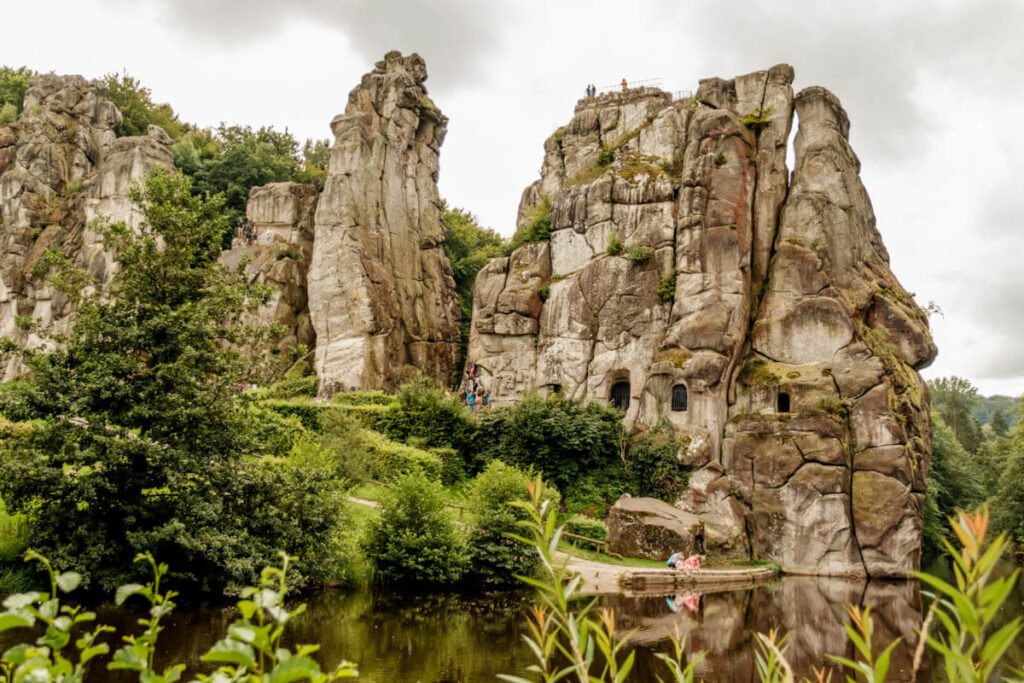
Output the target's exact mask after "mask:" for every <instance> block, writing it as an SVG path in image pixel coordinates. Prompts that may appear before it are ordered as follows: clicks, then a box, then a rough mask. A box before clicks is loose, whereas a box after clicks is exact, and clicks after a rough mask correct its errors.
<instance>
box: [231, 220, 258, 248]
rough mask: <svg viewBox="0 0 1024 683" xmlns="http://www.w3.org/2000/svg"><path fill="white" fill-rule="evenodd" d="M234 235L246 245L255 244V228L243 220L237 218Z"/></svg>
mask: <svg viewBox="0 0 1024 683" xmlns="http://www.w3.org/2000/svg"><path fill="white" fill-rule="evenodd" d="M235 235H236V236H237V237H239V238H241V239H244V240H245V243H246V244H255V243H256V237H257V234H256V226H255V225H253V224H252V223H250V222H249V221H247V220H246V219H244V218H239V219H238V223H237V224H236V225H235Z"/></svg>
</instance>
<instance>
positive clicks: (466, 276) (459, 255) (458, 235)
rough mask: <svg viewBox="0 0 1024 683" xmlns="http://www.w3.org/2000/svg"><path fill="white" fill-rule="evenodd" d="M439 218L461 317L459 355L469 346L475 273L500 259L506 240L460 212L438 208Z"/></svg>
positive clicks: (463, 212)
mask: <svg viewBox="0 0 1024 683" xmlns="http://www.w3.org/2000/svg"><path fill="white" fill-rule="evenodd" d="M441 210H442V214H441V219H442V221H443V222H444V226H445V234H446V238H445V243H444V253H445V256H447V257H448V261H449V262H450V263H451V264H452V272H453V273H454V275H455V291H456V292H457V293H458V295H459V312H460V313H461V315H462V340H461V347H462V352H463V356H465V352H466V348H467V347H468V345H469V326H470V322H471V321H472V317H473V286H474V284H476V274H477V273H478V272H480V269H481V268H483V267H484V266H486V265H487V263H488V262H489V261H490V260H491V259H492V258H495V257H498V256H501V255H502V254H503V253H504V251H505V248H506V246H507V245H506V240H505V238H503V237H502V236H501V235H499V234H498V233H496V232H494V231H493V230H489V229H487V228H482V227H480V223H479V221H478V220H477V218H476V216H474V215H473V214H471V213H470V212H468V211H464V210H463V209H457V208H454V207H449V206H448V204H447V202H445V203H443V204H442V206H441Z"/></svg>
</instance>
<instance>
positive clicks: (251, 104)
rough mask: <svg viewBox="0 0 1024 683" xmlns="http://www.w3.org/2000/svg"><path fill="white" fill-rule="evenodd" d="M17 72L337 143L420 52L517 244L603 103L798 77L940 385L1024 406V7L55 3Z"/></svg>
mask: <svg viewBox="0 0 1024 683" xmlns="http://www.w3.org/2000/svg"><path fill="white" fill-rule="evenodd" d="M8 5H9V6H5V8H4V12H3V15H4V26H5V28H6V29H7V30H5V31H4V37H3V39H2V40H0V64H7V65H14V66H19V65H22V64H24V65H27V66H30V67H32V68H34V69H36V70H39V71H50V70H53V71H56V72H58V73H80V74H83V75H85V76H87V77H99V76H102V75H103V74H105V73H109V72H113V71H122V70H127V71H128V73H130V74H131V75H133V76H135V77H136V78H139V79H140V80H141V81H142V82H143V83H144V84H145V85H146V86H148V87H149V88H150V89H151V90H152V91H153V95H154V98H155V99H156V100H157V101H166V102H169V103H171V104H172V105H173V106H174V108H175V110H176V111H177V112H178V113H179V114H180V116H181V118H182V119H183V120H186V121H191V122H195V123H198V124H201V125H216V124H217V123H219V122H221V121H224V122H228V123H242V124H249V125H253V126H260V125H273V126H275V127H277V128H278V129H283V128H285V127H287V128H288V130H290V131H291V132H292V133H294V134H295V135H296V136H297V137H299V138H300V139H302V138H306V137H315V138H327V137H329V136H330V130H329V127H328V123H329V122H330V120H331V118H332V117H333V116H334V115H335V114H337V113H340V112H341V111H342V110H343V109H344V105H345V102H346V98H347V95H348V92H349V90H351V89H352V88H353V87H354V86H355V85H356V84H357V82H358V81H359V78H360V77H361V75H362V74H363V73H365V72H367V71H368V70H370V69H371V68H372V67H373V63H374V61H376V60H378V59H380V58H381V57H382V56H383V54H384V53H385V52H387V51H388V50H390V49H398V50H401V51H402V52H404V53H409V52H413V51H415V52H419V53H420V54H421V55H423V57H424V58H425V59H426V61H427V68H428V70H429V72H430V78H429V80H428V83H427V85H428V88H429V89H430V93H431V96H432V98H433V99H434V101H435V102H436V103H437V104H438V105H439V106H440V107H441V109H442V110H443V111H444V112H445V114H446V115H447V116H448V117H449V119H450V123H449V128H448V137H447V139H446V140H445V144H444V147H443V148H442V151H441V180H440V186H441V194H442V196H444V197H446V198H447V199H448V200H449V202H451V203H452V204H454V205H456V206H461V207H464V208H466V209H469V210H470V211H472V212H473V213H475V214H476V215H477V216H478V217H479V218H480V219H481V221H482V222H483V223H484V224H485V225H488V226H490V227H493V228H494V229H496V230H498V231H499V232H501V233H503V234H505V235H509V234H511V232H512V229H513V224H514V221H515V213H516V207H517V204H518V201H519V195H520V193H521V192H522V189H523V188H524V187H525V186H526V185H528V184H529V183H530V182H532V181H533V180H534V179H536V178H537V177H538V174H539V169H540V164H541V160H542V156H543V150H542V143H543V140H544V138H545V137H547V136H548V135H549V134H550V133H551V132H552V131H553V130H554V129H555V128H557V127H558V126H559V125H562V124H564V123H565V122H567V121H568V120H569V119H570V118H571V116H572V111H573V106H574V104H575V102H576V99H577V98H578V97H580V96H581V94H582V91H583V88H584V86H585V85H586V84H587V83H596V84H597V85H598V86H603V85H610V84H614V83H617V82H618V81H619V80H621V79H622V78H624V77H625V78H627V79H629V80H631V81H637V80H642V79H650V78H660V79H662V83H663V87H664V88H665V89H666V90H672V91H676V90H692V89H695V88H696V85H697V80H698V79H699V78H705V77H710V76H721V77H726V78H730V77H732V76H735V75H737V74H742V73H747V72H750V71H755V70H758V69H763V68H767V67H769V66H771V65H773V64H776V63H779V62H787V63H789V64H792V65H793V66H794V67H795V69H796V84H795V87H796V89H797V90H799V89H800V88H804V87H807V86H810V85H823V86H825V87H827V88H829V89H830V90H831V91H832V92H834V93H835V94H836V95H838V96H839V98H840V99H841V100H842V102H843V105H844V106H845V108H846V110H847V111H848V112H849V114H850V119H851V122H852V125H851V133H850V137H851V141H852V144H853V147H854V149H855V150H856V152H857V154H858V155H859V156H860V159H861V162H862V165H863V168H862V175H863V178H864V182H865V185H866V186H867V189H868V192H869V193H870V195H871V199H872V202H873V204H874V208H875V213H876V214H877V217H878V227H879V230H880V231H881V233H882V237H883V238H884V240H885V243H886V245H887V247H888V249H889V252H890V255H891V257H892V268H893V271H894V272H895V273H896V276H897V277H898V278H899V279H900V281H901V282H902V283H903V285H904V286H905V287H906V288H907V289H908V290H910V291H912V292H915V293H916V296H917V299H918V302H920V303H922V304H925V303H927V302H929V301H934V302H935V303H937V304H938V305H939V306H940V307H941V308H942V311H943V313H944V315H943V317H938V316H933V317H932V329H933V333H934V335H935V338H936V342H937V343H938V346H939V357H938V359H937V360H936V361H935V363H934V364H933V365H932V366H931V367H930V368H928V369H927V370H926V371H924V373H923V374H924V375H925V376H926V377H928V378H934V377H940V376H947V375H953V374H956V375H960V376H963V377H967V378H969V379H970V380H971V381H972V382H974V384H975V385H977V386H978V387H979V388H980V389H981V391H982V393H983V394H994V393H1005V394H1013V395H1018V394H1020V393H1022V392H1024V343H1022V342H1024V315H1021V313H1022V312H1024V267H1022V266H1021V265H1020V263H1019V261H1020V259H1021V256H1022V254H1024V230H1022V227H1024V226H1022V220H1024V219H1022V217H1024V189H1022V187H1021V184H1022V181H1024V135H1022V134H1021V132H1020V126H1021V124H1022V122H1024V77H1022V74H1024V38H1022V37H1021V31H1022V29H1024V2H1020V0H930V1H929V2H923V1H917V2H912V1H910V0H860V1H859V2H842V3H838V2H828V1H826V0H771V1H770V2H742V1H736V0H734V1H732V2H720V1H719V0H687V1H686V2H679V1H678V0H638V1H634V2H622V1H620V2H609V1H607V0H596V1H595V0H580V1H579V2H557V1H556V0H549V1H548V2H538V1H535V0H515V1H514V2H510V1H507V0H486V2H484V1H481V0H477V1H476V2H471V1H469V0H443V1H441V2H427V1H426V0H287V1H286V0H49V1H48V2H19V3H8Z"/></svg>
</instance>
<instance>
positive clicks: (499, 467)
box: [469, 460, 558, 585]
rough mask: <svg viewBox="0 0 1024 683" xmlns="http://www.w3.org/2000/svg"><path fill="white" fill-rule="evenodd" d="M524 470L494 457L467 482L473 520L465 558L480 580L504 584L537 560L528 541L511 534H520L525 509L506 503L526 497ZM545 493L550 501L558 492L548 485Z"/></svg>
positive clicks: (526, 571)
mask: <svg viewBox="0 0 1024 683" xmlns="http://www.w3.org/2000/svg"><path fill="white" fill-rule="evenodd" d="M528 481H529V476H528V475H527V473H525V472H523V471H522V470H520V469H519V468H516V467H513V466H511V465H506V464H505V463H503V462H501V461H500V460H494V461H492V462H491V463H490V464H489V465H487V467H486V469H484V471H483V472H481V473H480V474H479V475H477V477H476V479H474V480H473V482H472V483H471V484H470V486H469V509H470V511H471V512H472V513H473V515H474V517H475V522H474V523H473V525H472V528H471V529H470V532H469V558H470V566H471V572H472V574H473V577H474V578H475V579H476V580H477V581H479V582H481V583H484V584H489V585H504V584H512V583H514V582H515V576H516V575H517V574H518V575H529V574H530V573H532V572H533V570H534V569H535V568H536V566H537V563H538V561H539V560H540V558H539V556H538V555H537V553H536V552H535V551H534V550H533V548H532V547H530V545H529V544H527V543H523V542H522V541H519V540H517V539H515V538H513V537H512V535H513V534H515V535H522V533H523V526H522V525H523V523H524V522H526V521H527V520H528V519H529V515H528V514H527V513H526V511H525V510H523V509H522V508H518V507H513V506H512V505H510V503H511V502H513V501H522V502H525V501H528V500H529V499H530V494H529V491H528V490H527V488H526V483H527V482H528ZM545 496H546V498H547V499H548V500H550V501H551V502H552V504H553V505H556V504H557V503H558V492H557V491H555V490H554V489H552V488H550V487H549V488H548V489H547V491H546V493H545Z"/></svg>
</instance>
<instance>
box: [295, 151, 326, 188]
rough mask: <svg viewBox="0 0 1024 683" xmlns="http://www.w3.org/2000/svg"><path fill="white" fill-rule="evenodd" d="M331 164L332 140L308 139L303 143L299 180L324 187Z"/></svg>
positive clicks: (317, 186)
mask: <svg viewBox="0 0 1024 683" xmlns="http://www.w3.org/2000/svg"><path fill="white" fill-rule="evenodd" d="M330 165H331V141H330V140H310V139H307V140H306V142H305V143H303V145H302V172H301V173H300V174H299V182H303V183H310V184H313V185H316V188H317V189H318V190H322V189H324V182H325V181H326V180H327V171H328V169H329V168H330Z"/></svg>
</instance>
